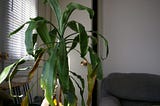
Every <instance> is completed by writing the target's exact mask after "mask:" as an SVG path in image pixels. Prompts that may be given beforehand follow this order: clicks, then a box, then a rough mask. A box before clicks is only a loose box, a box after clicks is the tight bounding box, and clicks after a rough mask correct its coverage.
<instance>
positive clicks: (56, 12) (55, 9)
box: [47, 0, 62, 26]
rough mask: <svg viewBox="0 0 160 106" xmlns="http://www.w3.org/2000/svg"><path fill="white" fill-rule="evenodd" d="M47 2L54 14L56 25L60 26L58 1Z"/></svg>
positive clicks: (49, 0) (50, 0)
mask: <svg viewBox="0 0 160 106" xmlns="http://www.w3.org/2000/svg"><path fill="white" fill-rule="evenodd" d="M47 1H48V3H49V4H50V7H51V8H52V10H53V11H54V12H55V14H56V18H57V21H58V25H59V26H60V19H61V15H62V14H61V8H60V5H59V2H58V0H47Z"/></svg>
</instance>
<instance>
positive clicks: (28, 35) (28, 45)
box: [25, 21, 37, 55]
mask: <svg viewBox="0 0 160 106" xmlns="http://www.w3.org/2000/svg"><path fill="white" fill-rule="evenodd" d="M36 27H37V24H36V22H35V21H30V23H29V26H28V28H27V30H26V32H25V45H26V49H27V53H28V54H30V55H32V54H33V48H34V45H33V36H32V35H33V34H32V33H33V30H34V29H35V28H36Z"/></svg>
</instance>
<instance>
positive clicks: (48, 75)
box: [41, 48, 57, 106]
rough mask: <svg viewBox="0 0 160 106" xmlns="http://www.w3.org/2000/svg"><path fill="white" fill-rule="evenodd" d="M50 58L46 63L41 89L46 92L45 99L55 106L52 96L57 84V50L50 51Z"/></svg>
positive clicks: (51, 49)
mask: <svg viewBox="0 0 160 106" xmlns="http://www.w3.org/2000/svg"><path fill="white" fill-rule="evenodd" d="M49 52H50V56H49V59H48V60H47V61H46V62H45V64H44V67H43V70H42V74H41V87H42V89H44V90H45V97H46V99H47V100H48V102H49V103H50V105H51V106H54V104H53V100H52V95H53V92H54V89H55V82H56V73H57V72H56V64H57V48H54V49H53V48H50V49H49Z"/></svg>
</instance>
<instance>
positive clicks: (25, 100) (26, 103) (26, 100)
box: [21, 95, 29, 106]
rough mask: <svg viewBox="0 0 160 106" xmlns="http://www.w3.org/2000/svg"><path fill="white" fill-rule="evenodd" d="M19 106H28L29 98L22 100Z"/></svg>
mask: <svg viewBox="0 0 160 106" xmlns="http://www.w3.org/2000/svg"><path fill="white" fill-rule="evenodd" d="M21 106H29V97H28V95H26V96H25V97H24V98H23V100H22V103H21Z"/></svg>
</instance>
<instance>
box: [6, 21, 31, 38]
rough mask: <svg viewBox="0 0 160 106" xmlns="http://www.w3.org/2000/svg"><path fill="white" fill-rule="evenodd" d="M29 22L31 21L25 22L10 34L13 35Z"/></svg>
mask: <svg viewBox="0 0 160 106" xmlns="http://www.w3.org/2000/svg"><path fill="white" fill-rule="evenodd" d="M27 23H29V22H26V23H24V24H23V25H21V26H20V27H19V28H17V29H16V30H14V31H13V32H11V33H10V34H9V36H11V35H13V34H16V33H17V32H19V31H20V30H21V29H22V28H23V27H24V26H25V24H27Z"/></svg>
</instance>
